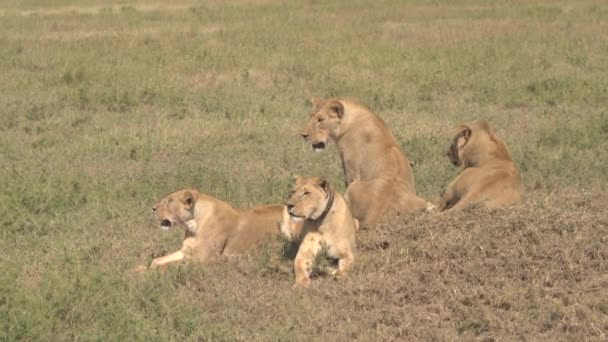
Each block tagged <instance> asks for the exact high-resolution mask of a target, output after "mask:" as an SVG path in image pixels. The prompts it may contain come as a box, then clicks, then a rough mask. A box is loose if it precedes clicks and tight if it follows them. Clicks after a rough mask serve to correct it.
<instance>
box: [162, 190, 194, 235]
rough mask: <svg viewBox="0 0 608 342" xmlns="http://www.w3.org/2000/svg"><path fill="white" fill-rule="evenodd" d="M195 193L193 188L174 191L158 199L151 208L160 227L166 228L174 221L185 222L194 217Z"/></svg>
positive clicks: (173, 223)
mask: <svg viewBox="0 0 608 342" xmlns="http://www.w3.org/2000/svg"><path fill="white" fill-rule="evenodd" d="M196 193H197V192H196V191H195V190H180V191H176V192H174V193H172V194H170V195H168V196H167V197H165V198H163V199H162V200H160V201H159V202H158V203H157V204H156V205H155V206H154V207H153V208H152V211H154V215H155V217H156V220H157V221H158V223H159V224H160V227H161V229H164V230H167V229H169V228H171V227H173V225H175V224H176V223H177V224H186V223H187V222H188V221H190V220H192V219H194V205H195V203H196Z"/></svg>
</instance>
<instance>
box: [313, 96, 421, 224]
mask: <svg viewBox="0 0 608 342" xmlns="http://www.w3.org/2000/svg"><path fill="white" fill-rule="evenodd" d="M312 103H313V106H314V109H313V111H312V112H311V114H310V118H309V121H308V123H307V124H306V127H305V129H304V130H303V132H302V133H301V134H302V136H303V137H304V138H305V139H306V140H307V141H309V142H310V143H311V144H313V147H315V146H319V145H320V144H321V145H323V146H324V144H327V143H328V142H329V141H330V140H331V141H334V142H335V143H336V145H337V147H338V151H339V154H340V159H341V160H342V167H343V171H344V177H345V182H346V185H347V186H348V188H347V190H346V192H345V198H346V201H347V202H348V204H349V206H350V208H351V211H352V213H353V215H354V216H355V217H356V218H357V219H358V220H359V221H360V222H361V224H366V225H367V224H373V223H376V222H378V221H379V220H382V219H386V218H388V217H391V216H394V215H396V214H398V213H399V212H404V211H414V210H420V209H425V208H427V205H428V203H427V201H425V200H424V199H422V198H420V197H418V196H416V186H415V182H414V175H413V173H412V168H411V166H410V161H409V160H408V158H407V156H406V154H405V153H404V152H403V150H402V149H401V147H400V146H399V144H398V143H397V140H396V139H395V137H394V136H393V134H392V133H391V131H390V130H389V128H388V127H387V126H386V124H385V123H384V121H383V120H382V119H381V118H380V117H378V116H377V115H376V114H374V113H372V112H371V111H370V110H369V109H367V108H366V107H364V106H363V105H361V104H358V103H357V102H355V101H352V100H346V99H337V98H330V99H326V100H319V99H313V100H312Z"/></svg>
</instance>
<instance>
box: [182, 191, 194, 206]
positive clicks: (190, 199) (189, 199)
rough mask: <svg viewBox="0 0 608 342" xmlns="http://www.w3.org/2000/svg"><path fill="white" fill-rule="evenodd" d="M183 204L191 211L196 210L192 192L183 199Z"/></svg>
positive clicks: (186, 193) (187, 192)
mask: <svg viewBox="0 0 608 342" xmlns="http://www.w3.org/2000/svg"><path fill="white" fill-rule="evenodd" d="M182 202H184V204H185V205H187V206H188V207H189V208H190V209H192V208H194V195H193V194H192V193H191V192H190V191H186V192H185V193H184V196H183V197H182Z"/></svg>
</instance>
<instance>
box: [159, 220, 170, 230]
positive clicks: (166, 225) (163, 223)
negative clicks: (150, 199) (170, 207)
mask: <svg viewBox="0 0 608 342" xmlns="http://www.w3.org/2000/svg"><path fill="white" fill-rule="evenodd" d="M171 225H172V223H171V221H170V220H167V219H164V220H162V221H160V228H161V229H169V228H171Z"/></svg>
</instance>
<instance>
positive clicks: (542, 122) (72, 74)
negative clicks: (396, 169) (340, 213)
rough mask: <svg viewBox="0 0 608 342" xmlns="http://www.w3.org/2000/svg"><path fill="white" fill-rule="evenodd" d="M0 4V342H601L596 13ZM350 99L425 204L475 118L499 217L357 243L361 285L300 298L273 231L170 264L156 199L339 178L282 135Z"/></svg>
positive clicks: (605, 334)
mask: <svg viewBox="0 0 608 342" xmlns="http://www.w3.org/2000/svg"><path fill="white" fill-rule="evenodd" d="M103 3H104V5H103V6H100V5H99V1H92V0H83V1H73V0H53V1H42V0H28V1H16V0H3V1H0V131H1V133H0V170H1V176H0V189H1V190H0V221H1V222H2V230H1V232H2V233H1V234H0V248H1V251H2V252H1V253H0V267H1V270H2V271H1V272H0V340H5V341H13V340H159V341H164V340H336V341H347V340H348V341H349V340H456V339H462V340H484V341H492V340H529V341H533V340H605V339H606V338H608V228H607V226H608V214H607V213H606V208H607V207H608V195H607V194H606V190H607V188H608V186H607V185H608V168H607V166H606V165H607V162H608V153H607V152H608V143H607V141H608V7H606V3H605V1H603V0H597V1H593V0H581V1H565V0H564V1H538V0H536V1H475V0H470V1H466V0H460V1H422V0H411V1H346V0H344V1H314V0H311V1H275V0H267V1H265V0H243V1H229V2H224V1H205V2H188V1H172V2H170V3H169V2H160V1H159V2H144V1H129V0H125V1H104V2H103ZM334 95H335V96H346V97H353V98H357V99H359V100H361V101H362V102H363V103H366V104H367V105H368V106H370V107H371V108H372V109H373V110H374V111H375V112H377V113H378V114H379V115H381V116H382V117H383V118H384V119H385V120H386V121H387V123H388V124H389V126H390V127H391V128H392V130H393V131H394V133H395V135H396V136H397V138H398V140H399V142H400V143H401V144H402V146H403V147H404V149H406V151H407V152H408V154H409V156H410V159H412V160H414V161H415V162H416V166H415V168H414V173H415V176H416V181H417V186H418V191H419V193H420V195H422V196H424V197H426V198H428V199H430V200H432V201H434V202H437V201H438V199H439V194H440V193H441V191H442V189H444V188H445V186H446V185H447V183H448V182H449V181H450V179H452V178H453V177H454V176H455V175H456V174H457V172H458V171H457V170H456V169H454V168H453V167H452V166H451V165H450V164H449V162H448V160H447V158H446V157H445V151H446V148H447V146H448V143H449V140H450V138H451V136H452V134H453V133H454V128H455V126H456V125H457V124H459V123H461V122H463V121H468V120H474V119H479V118H485V119H487V120H489V121H490V122H491V123H492V124H493V125H494V126H495V127H496V128H497V131H498V133H499V134H500V135H501V136H502V137H504V139H505V140H506V141H507V143H508V145H509V146H510V149H511V152H512V153H513V156H514V158H515V161H516V163H517V164H518V165H519V166H520V168H521V171H522V174H523V179H524V182H525V187H526V192H527V196H526V201H525V203H524V204H523V205H521V206H518V207H514V208H509V209H504V210H483V209H473V210H469V211H466V212H461V213H447V214H436V213H434V214H412V215H403V216H401V217H399V218H398V219H396V220H394V221H391V222H387V223H385V224H381V225H378V226H375V227H368V228H366V229H364V230H363V231H361V233H360V235H359V236H358V245H359V254H358V260H357V264H356V266H355V268H354V270H353V272H352V273H351V275H350V277H349V278H347V279H344V280H340V281H335V280H333V279H331V278H329V277H321V278H319V279H315V280H314V282H313V285H312V287H311V288H310V289H309V290H307V291H296V290H292V288H291V285H292V283H293V274H292V273H291V270H290V261H289V260H288V259H286V258H285V257H283V254H285V253H283V252H282V251H283V250H284V248H286V247H285V246H283V245H282V244H281V242H268V243H266V244H265V245H263V246H262V247H260V248H258V249H257V250H255V251H253V252H252V253H250V254H248V255H247V256H244V257H241V258H235V259H230V260H224V261H220V262H217V263H213V264H209V265H183V266H179V267H173V268H170V269H169V270H168V271H167V272H165V273H157V272H146V273H144V274H138V273H135V272H133V269H134V268H135V267H136V266H138V265H140V264H149V262H150V261H151V260H152V258H153V257H155V256H159V255H161V254H164V253H167V252H171V251H173V250H175V249H177V248H179V246H180V242H181V238H182V236H183V233H182V231H179V230H175V231H172V232H169V233H166V232H161V231H160V230H159V229H158V227H157V224H156V223H154V222H153V220H152V215H151V210H150V209H151V207H152V205H153V204H154V202H155V201H156V200H158V199H159V198H161V197H162V196H164V195H165V194H166V193H168V192H172V191H174V190H177V189H179V188H183V187H196V188H198V189H200V190H201V191H204V192H206V193H208V194H210V195H213V196H216V197H218V198H222V199H225V200H228V201H230V202H232V203H234V204H235V205H238V206H248V205H253V204H260V203H276V202H282V201H283V200H284V199H285V196H286V194H287V192H288V189H289V187H290V183H291V177H292V175H293V174H294V173H299V174H303V175H308V176H312V175H321V176H325V177H327V178H328V179H330V180H331V181H332V182H333V183H334V184H336V185H338V186H339V187H340V189H342V190H343V189H344V188H343V183H342V175H341V168H340V165H339V161H338V156H337V152H336V151H335V149H334V148H333V147H331V148H330V149H329V150H328V151H326V152H325V153H322V154H313V153H312V152H311V149H310V146H308V145H306V144H305V143H304V142H303V141H302V140H301V138H299V137H298V135H297V133H298V131H299V128H300V127H301V126H302V124H303V123H304V121H305V120H306V115H307V113H308V111H309V106H308V103H307V99H308V98H310V97H311V96H320V97H328V96H334Z"/></svg>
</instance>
